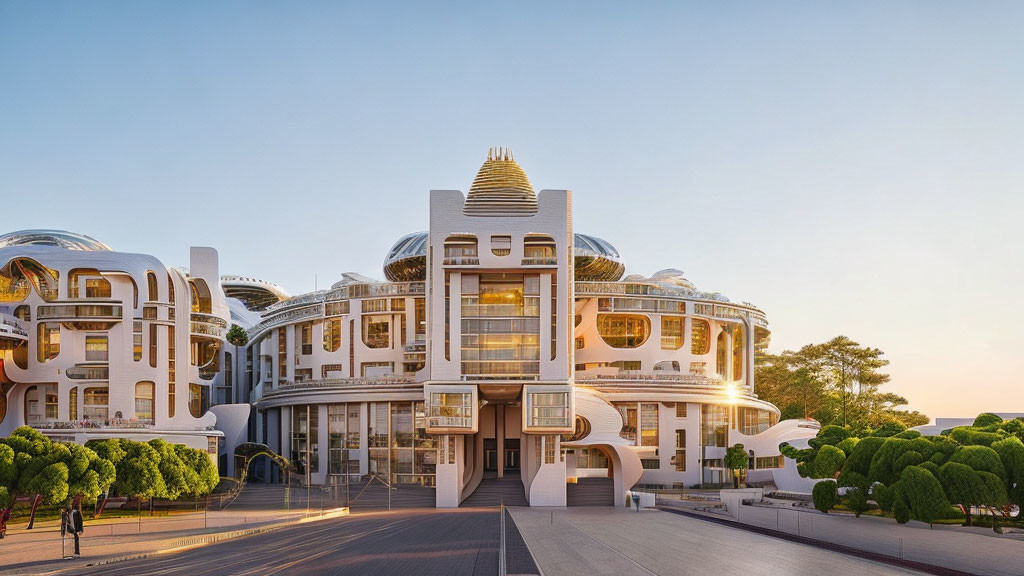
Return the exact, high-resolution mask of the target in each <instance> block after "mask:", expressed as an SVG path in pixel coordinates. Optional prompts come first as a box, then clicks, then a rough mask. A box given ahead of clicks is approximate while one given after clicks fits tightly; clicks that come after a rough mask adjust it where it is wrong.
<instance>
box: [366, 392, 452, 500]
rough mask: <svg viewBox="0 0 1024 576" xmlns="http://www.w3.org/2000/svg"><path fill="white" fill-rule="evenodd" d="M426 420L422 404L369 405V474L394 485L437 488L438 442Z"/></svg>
mask: <svg viewBox="0 0 1024 576" xmlns="http://www.w3.org/2000/svg"><path fill="white" fill-rule="evenodd" d="M425 420H426V413H425V410H424V404H423V402H374V403H372V404H370V429H369V446H370V448H369V450H370V473H372V474H378V475H380V476H381V477H383V478H387V479H389V481H390V483H392V484H419V485H421V486H431V487H432V486H434V484H435V467H436V465H437V439H436V438H435V437H434V436H432V435H429V434H427V433H426V430H425V424H426V421H425Z"/></svg>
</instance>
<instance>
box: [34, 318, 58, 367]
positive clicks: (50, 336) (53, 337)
mask: <svg viewBox="0 0 1024 576" xmlns="http://www.w3.org/2000/svg"><path fill="white" fill-rule="evenodd" d="M37 330H38V334H39V338H38V340H37V341H36V344H37V347H36V351H37V356H38V358H39V362H47V361H49V360H52V359H54V358H56V357H57V355H58V354H60V324H59V323H57V322H41V323H40V324H39V326H38V328H37Z"/></svg>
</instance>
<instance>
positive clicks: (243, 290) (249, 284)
mask: <svg viewBox="0 0 1024 576" xmlns="http://www.w3.org/2000/svg"><path fill="white" fill-rule="evenodd" d="M220 285H221V287H223V288H224V295H225V296H227V297H228V298H237V299H239V300H241V301H242V303H243V304H245V307H246V308H248V309H249V310H255V311H260V310H264V309H266V308H267V306H270V305H271V304H276V303H278V302H280V301H282V300H287V299H288V298H291V296H289V295H288V293H287V292H285V291H284V289H283V288H281V287H280V286H278V285H277V284H274V283H273V282H266V281H264V280H258V279H256V278H247V277H244V276H221V277H220Z"/></svg>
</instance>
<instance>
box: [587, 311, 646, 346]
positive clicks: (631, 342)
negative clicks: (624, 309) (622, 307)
mask: <svg viewBox="0 0 1024 576" xmlns="http://www.w3.org/2000/svg"><path fill="white" fill-rule="evenodd" d="M597 333H598V334H599V335H600V336H601V339H602V340H604V341H605V344H608V345H609V346H611V347H612V348H638V347H640V346H642V345H643V343H644V342H646V341H647V338H648V336H650V335H651V320H650V319H649V318H648V317H647V316H641V315H639V314H598V315H597Z"/></svg>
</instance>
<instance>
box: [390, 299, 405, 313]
mask: <svg viewBox="0 0 1024 576" xmlns="http://www.w3.org/2000/svg"><path fill="white" fill-rule="evenodd" d="M391 311H392V312H405V298H392V299H391Z"/></svg>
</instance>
